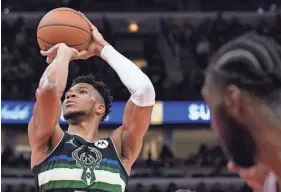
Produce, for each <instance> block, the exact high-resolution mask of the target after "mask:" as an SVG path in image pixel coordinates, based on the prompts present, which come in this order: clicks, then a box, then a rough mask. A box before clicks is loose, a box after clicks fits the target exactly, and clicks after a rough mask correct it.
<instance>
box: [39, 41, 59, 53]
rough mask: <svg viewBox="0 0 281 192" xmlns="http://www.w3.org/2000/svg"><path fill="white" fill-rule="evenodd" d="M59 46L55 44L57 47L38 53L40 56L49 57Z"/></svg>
mask: <svg viewBox="0 0 281 192" xmlns="http://www.w3.org/2000/svg"><path fill="white" fill-rule="evenodd" d="M59 46H60V44H57V45H55V46H53V47H51V48H50V49H49V50H47V51H43V50H41V52H40V53H41V55H43V56H48V55H50V54H52V53H54V52H56V51H57V50H58V48H59Z"/></svg>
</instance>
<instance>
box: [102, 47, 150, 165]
mask: <svg viewBox="0 0 281 192" xmlns="http://www.w3.org/2000/svg"><path fill="white" fill-rule="evenodd" d="M101 57H102V58H103V59H104V60H105V61H106V62H107V63H108V64H109V65H110V66H111V67H112V68H113V69H114V70H115V71H116V73H117V74H118V76H119V78H120V79H121V81H122V82H123V84H124V85H125V86H126V87H127V88H128V90H129V92H130V93H131V97H130V99H129V101H128V102H127V104H126V107H125V111H124V115H123V124H122V126H121V127H119V128H118V129H116V130H115V131H114V132H113V133H112V139H113V140H114V143H115V145H116V147H117V149H118V151H119V153H120V155H121V157H122V158H123V161H124V163H125V164H126V166H128V167H127V169H129V167H130V166H131V165H132V164H133V163H134V162H135V160H136V159H137V157H138V155H139V153H140V151H141V148H142V140H143V137H144V135H145V133H146V132H147V129H148V127H149V124H150V121H151V113H152V109H153V106H154V103H155V90H154V87H153V85H152V83H151V81H150V79H149V78H148V77H147V76H146V75H145V74H144V73H143V72H142V71H141V70H140V69H139V68H138V67H137V66H136V65H135V64H134V63H133V62H132V61H130V60H129V59H127V58H126V57H124V56H123V55H121V54H120V53H119V52H118V51H116V50H115V49H114V48H113V47H112V46H111V45H106V46H105V47H104V48H103V49H102V51H101Z"/></svg>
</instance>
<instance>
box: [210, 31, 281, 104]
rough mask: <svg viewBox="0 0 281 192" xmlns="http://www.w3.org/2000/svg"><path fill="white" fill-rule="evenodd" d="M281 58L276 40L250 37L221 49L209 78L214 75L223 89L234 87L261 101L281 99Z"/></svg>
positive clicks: (215, 58)
mask: <svg viewBox="0 0 281 192" xmlns="http://www.w3.org/2000/svg"><path fill="white" fill-rule="evenodd" d="M280 55H281V47H280V45H278V44H277V43H276V42H275V41H274V40H273V39H271V38H269V37H264V36H259V35H257V34H255V33H252V32H251V33H247V34H245V35H243V36H240V37H238V38H237V39H234V40H233V41H231V42H229V43H227V44H225V45H223V46H222V47H221V48H220V49H219V51H218V52H217V53H216V54H215V55H214V57H213V58H212V59H211V62H210V64H209V66H208V67H207V70H206V76H208V75H211V78H212V80H214V81H215V82H216V83H218V84H220V85H223V86H227V85H230V84H234V85H236V86H237V87H239V88H240V89H243V90H246V91H248V92H250V93H251V94H254V95H255V96H257V97H260V98H264V99H268V98H271V99H272V98H273V97H274V98H276V96H279V98H281V91H280V90H281V57H280ZM279 98H278V99H279ZM275 100H276V99H275Z"/></svg>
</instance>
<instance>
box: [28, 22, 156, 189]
mask: <svg viewBox="0 0 281 192" xmlns="http://www.w3.org/2000/svg"><path fill="white" fill-rule="evenodd" d="M92 38H93V41H92V43H91V45H90V47H89V49H88V51H83V52H80V53H78V52H77V50H75V49H73V48H69V47H67V46H66V45H65V44H58V45H55V46H54V47H52V48H51V49H50V50H48V51H41V54H42V55H43V56H47V63H49V66H48V67H47V69H46V70H45V72H44V74H43V76H42V77H41V80H40V83H39V87H38V89H37V91H36V103H35V106H34V113H33V117H32V119H31V121H30V123H29V127H28V135H29V140H30V144H31V149H32V155H31V168H32V171H33V173H34V174H35V178H36V185H37V191H40V192H41V191H42V192H44V191H48V192H58V191H60V192H66V191H67V192H71V191H72V192H74V191H80V192H82V191H83V192H86V191H87V192H88V191H106V192H111V191H115V192H116V191H117V192H118V191H120V192H121V191H124V190H125V186H126V184H127V182H128V177H129V175H130V171H131V166H132V164H133V163H134V161H135V160H136V159H137V157H138V155H139V153H140V151H141V148H142V140H143V136H144V135H145V133H146V131H147V129H148V127H149V124H150V119H151V113H152V108H153V105H154V103H155V91H154V87H153V85H152V83H151V81H150V80H149V78H148V77H147V76H146V75H145V74H144V73H143V72H142V71H141V70H140V69H139V68H138V67H137V66H136V65H135V64H134V63H132V62H131V61H129V60H128V59H127V58H125V57H124V56H123V55H121V54H120V53H119V52H117V51H116V50H115V49H114V48H113V47H112V46H111V45H109V44H108V43H107V42H106V41H105V40H104V39H103V37H102V35H101V34H100V33H99V31H98V30H97V28H96V27H95V26H93V25H92ZM92 56H101V57H102V58H103V59H104V60H105V61H106V62H107V63H108V64H109V65H110V66H111V67H112V68H113V69H114V70H115V71H116V73H117V74H118V76H119V77H120V79H121V81H122V82H123V84H124V85H125V86H126V87H127V88H128V90H129V92H130V93H131V97H130V99H129V101H128V102H127V105H126V107H125V111H124V116H123V124H122V125H121V126H120V127H118V128H117V129H115V130H114V131H113V132H112V133H111V136H110V137H109V138H104V139H101V140H97V134H98V129H99V124H100V123H101V121H103V120H104V119H105V117H106V116H107V115H108V114H109V112H110V107H111V100H112V98H111V96H110V93H109V90H107V89H106V86H105V85H104V84H103V83H102V82H97V81H95V79H94V77H93V76H80V77H78V78H76V79H75V80H74V81H73V84H72V87H71V88H70V89H69V90H68V91H67V92H66V94H65V100H64V102H63V104H61V100H60V99H61V97H62V94H63V92H64V90H65V87H66V82H67V76H68V67H69V62H70V61H71V60H74V59H87V58H89V57H92ZM113 83H114V82H113ZM61 108H63V114H64V118H65V119H66V120H67V122H68V123H69V127H68V130H67V132H64V131H62V129H61V128H60V126H59V119H60V114H61Z"/></svg>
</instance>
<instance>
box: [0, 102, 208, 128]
mask: <svg viewBox="0 0 281 192" xmlns="http://www.w3.org/2000/svg"><path fill="white" fill-rule="evenodd" d="M125 105H126V103H125V102H113V104H112V111H111V113H110V114H109V115H108V116H107V117H106V119H105V121H104V122H103V124H121V123H122V117H123V111H124V108H125ZM33 106H34V103H33V102H30V101H2V103H1V121H2V123H3V124H26V123H28V122H29V120H30V118H31V116H32V113H33ZM209 122H210V110H209V108H208V106H207V105H206V104H205V103H204V102H156V104H155V106H154V108H153V113H152V116H151V124H154V125H157V124H158V125H160V124H178V123H186V124H188V123H192V124H195V123H209ZM60 123H61V124H67V122H66V121H65V120H64V118H63V115H61V117H60Z"/></svg>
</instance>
